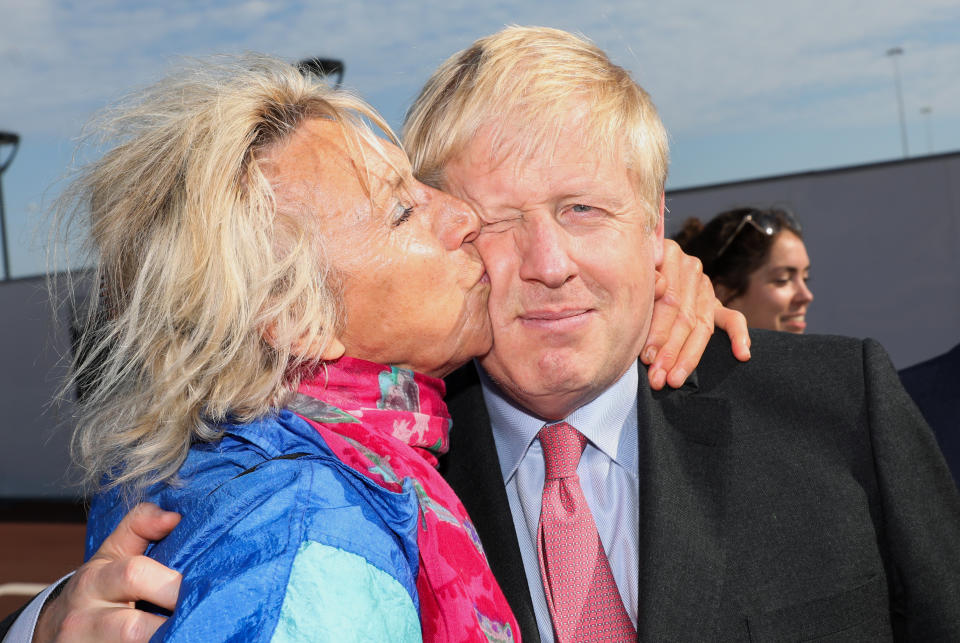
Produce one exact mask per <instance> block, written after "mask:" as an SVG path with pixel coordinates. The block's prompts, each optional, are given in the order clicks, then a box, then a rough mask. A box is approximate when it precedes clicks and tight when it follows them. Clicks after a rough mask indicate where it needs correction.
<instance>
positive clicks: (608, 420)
mask: <svg viewBox="0 0 960 643" xmlns="http://www.w3.org/2000/svg"><path fill="white" fill-rule="evenodd" d="M478 370H479V371H480V381H481V383H482V385H483V399H484V401H485V402H486V405H487V410H488V411H489V412H490V422H491V425H492V428H493V438H494V441H495V442H496V447H497V455H498V457H499V458H500V470H501V473H502V474H503V481H504V485H505V486H506V489H507V498H508V499H509V501H510V511H511V513H512V514H513V524H514V528H515V529H516V530H517V540H518V541H519V543H520V554H521V556H522V557H523V567H524V571H525V573H526V575H527V583H528V585H529V586H530V596H531V598H532V599H533V609H534V613H535V614H536V617H537V626H538V627H539V629H540V638H541V640H543V641H544V643H548V642H549V643H553V640H554V639H553V625H552V624H551V622H550V612H549V610H548V609H547V603H546V598H545V596H544V593H543V584H542V583H541V580H540V564H539V562H538V559H537V523H538V522H539V520H540V500H541V496H542V495H543V475H544V474H543V469H544V467H543V451H542V450H541V448H540V441H539V440H537V439H536V437H537V433H539V431H540V429H541V428H543V426H544V421H543V420H542V419H540V418H537V417H536V416H533V415H531V414H530V413H528V412H527V411H525V410H524V409H522V408H520V407H519V406H518V405H517V404H516V403H515V402H513V401H512V400H510V399H509V398H508V397H506V396H505V395H504V393H503V392H502V391H501V390H500V389H499V388H497V386H496V385H495V384H494V383H493V382H492V381H491V380H490V378H489V377H487V375H486V373H484V372H483V369H482V368H478ZM638 381H639V371H638V368H637V364H636V362H634V364H633V365H632V366H631V367H630V369H629V370H628V371H627V372H626V373H625V374H624V375H623V376H622V377H621V378H620V379H619V380H617V382H616V383H615V384H613V385H612V386H611V387H609V388H608V389H607V390H606V391H604V392H603V393H602V394H601V395H600V396H599V397H597V398H596V399H595V400H593V401H592V402H590V403H589V404H586V405H585V406H582V407H580V408H579V409H577V410H576V411H574V412H573V413H571V414H570V415H569V416H567V417H566V418H564V420H565V421H566V422H568V423H569V424H571V425H573V426H574V427H576V429H577V430H578V431H580V432H581V433H583V434H584V435H585V436H586V437H587V439H588V440H589V442H588V443H587V447H586V449H585V450H584V452H583V456H582V457H581V458H580V464H579V466H578V467H577V474H578V475H579V476H580V484H581V486H582V487H583V494H584V496H585V497H586V499H587V504H588V505H590V511H591V512H592V513H593V518H594V521H595V522H596V523H597V530H598V531H599V532H600V540H601V542H602V543H603V549H604V551H606V552H607V558H608V560H609V561H610V569H611V571H612V572H613V577H614V579H615V580H616V582H617V588H618V589H619V590H620V597H621V598H622V599H623V604H624V607H625V608H626V610H627V614H629V615H630V620H631V621H633V624H634V626H636V624H637V603H638V596H637V591H638V590H637V586H638V584H639V554H638V546H639V545H638V542H639V538H640V535H639V529H640V528H639V524H640V522H639V521H640V519H639V484H638V476H637V422H638V419H637V418H638V416H637V385H638Z"/></svg>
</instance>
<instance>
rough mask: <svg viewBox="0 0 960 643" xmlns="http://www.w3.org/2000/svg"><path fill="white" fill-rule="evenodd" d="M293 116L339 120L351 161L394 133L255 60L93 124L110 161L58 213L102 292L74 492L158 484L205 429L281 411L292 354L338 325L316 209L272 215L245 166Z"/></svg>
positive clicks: (176, 79) (335, 96)
mask: <svg viewBox="0 0 960 643" xmlns="http://www.w3.org/2000/svg"><path fill="white" fill-rule="evenodd" d="M308 118H325V119H330V120H331V121H334V122H336V123H338V124H339V125H340V127H341V129H342V131H343V133H344V135H345V138H346V140H347V145H348V149H349V150H350V152H351V154H354V155H355V156H356V155H360V156H362V155H363V153H364V152H363V150H364V149H369V148H368V145H369V146H372V147H373V148H374V150H379V151H380V153H384V152H383V146H382V145H381V144H380V143H379V142H378V141H379V139H378V138H377V137H376V136H375V135H374V134H373V132H372V130H371V129H370V128H369V126H367V125H366V124H365V122H364V120H363V119H364V118H366V119H369V120H370V121H371V122H373V123H375V124H376V125H377V126H378V127H380V128H381V129H383V130H384V131H385V132H387V133H388V134H389V135H390V136H393V135H392V134H390V130H389V128H388V126H387V125H386V123H385V122H383V120H382V119H381V118H380V116H379V115H377V113H376V112H375V111H374V110H373V109H372V108H370V107H369V106H367V105H366V104H365V103H363V102H362V101H361V100H359V99H358V98H356V97H354V96H352V95H350V94H348V93H346V92H341V91H334V90H331V89H330V88H329V87H327V86H326V85H325V84H324V83H323V82H322V81H321V80H320V79H316V78H312V77H309V76H306V75H303V74H301V73H300V72H299V71H298V70H297V69H296V68H295V67H293V66H292V65H290V64H288V63H285V62H283V61H280V60H276V59H273V58H270V57H267V56H260V55H255V54H248V55H245V56H241V57H218V58H215V59H212V60H208V61H194V62H192V63H187V64H186V65H185V67H184V68H183V69H181V70H179V71H178V72H175V73H173V74H171V75H170V76H168V77H167V78H165V79H164V80H161V81H160V82H158V83H156V84H155V85H153V86H151V87H149V88H147V89H146V90H144V91H142V92H139V93H137V94H135V95H133V96H131V97H130V98H128V99H126V100H125V101H124V102H122V103H121V104H120V106H119V107H117V108H114V109H112V110H110V111H108V112H106V113H105V114H104V115H103V116H102V117H101V118H100V119H98V121H96V127H95V134H96V136H97V140H98V141H106V144H107V145H108V146H109V147H110V149H109V151H108V152H106V154H104V155H103V157H102V158H100V160H98V161H96V162H94V163H92V164H90V165H88V166H87V167H85V168H83V169H82V170H81V171H80V173H79V176H78V177H77V178H76V180H75V181H74V183H73V184H72V186H71V188H70V189H69V190H68V191H67V192H66V194H65V196H64V197H63V198H62V199H61V202H60V206H59V215H58V216H59V217H60V219H65V220H66V221H68V224H67V227H68V228H70V229H73V230H76V229H78V228H82V229H83V230H85V231H87V232H88V234H89V238H90V240H91V243H90V246H91V248H90V249H91V250H92V252H93V256H94V257H95V259H96V276H95V283H98V284H100V292H99V293H94V295H93V297H92V300H91V302H90V304H89V309H90V310H91V313H90V315H89V317H88V318H87V319H86V323H85V327H84V328H83V330H82V332H81V335H80V336H81V341H80V346H79V350H78V351H76V354H77V355H78V357H77V358H76V359H75V364H74V380H73V381H74V383H77V384H79V385H80V387H81V388H82V389H83V390H85V391H86V394H85V395H84V397H83V399H82V400H81V401H80V404H79V409H80V410H79V418H78V426H77V430H76V432H75V434H74V449H75V453H76V454H77V458H78V460H79V462H80V463H81V465H82V467H83V469H84V472H85V476H86V480H85V481H86V482H87V483H91V484H92V485H93V486H96V485H97V484H99V483H100V482H101V481H102V479H103V477H104V476H108V478H109V481H110V482H109V484H110V485H114V484H119V483H123V484H124V485H125V487H127V488H128V489H132V490H133V491H134V494H136V493H138V492H139V491H140V490H141V489H143V487H144V486H146V485H148V484H151V483H153V482H156V481H160V480H166V479H169V478H172V477H173V476H174V474H175V473H176V471H177V469H178V468H179V466H180V465H181V464H182V462H183V460H184V458H185V457H186V454H187V451H188V450H189V448H190V445H191V443H192V442H194V441H197V440H213V439H216V438H218V437H219V436H220V431H221V429H220V428H219V424H220V423H222V422H227V421H229V422H244V421H249V420H251V419H253V418H256V417H259V416H263V415H264V414H267V413H270V412H271V411H272V410H274V409H275V408H276V407H278V406H280V405H282V404H283V402H284V398H285V396H286V395H287V394H289V392H290V391H291V390H292V389H293V388H295V387H296V385H297V383H298V380H299V377H300V374H301V373H302V372H303V371H304V369H305V368H309V367H311V366H312V365H313V363H312V362H309V360H308V359H307V358H305V357H304V356H302V355H299V354H297V353H298V349H297V348H295V347H298V346H315V347H320V348H321V350H322V348H323V347H327V346H329V345H330V342H331V340H332V339H333V338H334V337H335V335H336V333H337V332H338V331H340V330H342V328H341V326H342V323H343V320H342V310H341V305H340V298H339V294H338V292H339V291H338V282H339V280H338V278H337V275H336V272H335V271H334V270H332V268H331V267H330V266H329V265H327V263H326V261H325V260H324V254H323V240H322V239H321V238H319V234H318V232H317V228H316V226H315V225H314V221H315V218H316V213H311V212H310V206H312V205H314V204H305V205H306V207H303V204H301V205H297V204H290V207H286V206H287V205H288V204H285V203H281V204H280V207H279V208H278V204H277V200H276V198H275V195H274V191H273V189H272V188H271V185H270V183H269V182H268V181H267V179H266V178H265V175H264V173H263V172H262V170H261V167H260V163H258V156H262V155H263V154H265V153H267V152H268V151H270V150H281V152H282V147H277V146H282V145H283V143H284V141H285V140H287V139H288V137H289V136H290V135H291V134H292V133H293V132H294V131H295V130H296V129H297V127H298V126H299V125H300V124H301V123H302V122H303V121H304V120H305V119H308ZM361 139H362V140H363V141H365V142H366V144H363V143H361ZM357 165H358V166H359V167H363V166H364V165H365V164H364V163H363V162H362V159H357ZM360 178H361V181H362V182H364V181H365V178H364V177H360ZM318 207H320V206H318ZM94 290H96V289H94Z"/></svg>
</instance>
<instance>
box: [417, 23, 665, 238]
mask: <svg viewBox="0 0 960 643" xmlns="http://www.w3.org/2000/svg"><path fill="white" fill-rule="evenodd" d="M563 126H571V127H574V128H576V130H577V132H578V134H579V135H580V136H581V137H582V139H583V140H582V141H581V143H582V144H583V145H584V146H585V149H589V150H591V151H592V152H594V153H599V154H601V155H605V156H607V157H609V158H612V159H614V160H616V161H619V162H623V163H624V164H625V165H626V167H627V168H628V170H629V171H630V172H631V175H632V177H633V178H634V180H635V181H636V186H637V189H638V191H639V194H640V195H641V196H642V197H643V200H644V202H645V204H646V206H647V208H648V210H649V211H650V212H651V214H652V215H657V214H658V213H659V205H660V195H661V194H662V193H663V188H664V183H665V182H666V176H667V163H668V148H667V136H666V132H665V130H664V128H663V124H662V123H661V122H660V118H659V116H658V115H657V111H656V108H655V107H654V106H653V103H652V102H651V101H650V97H649V96H648V95H647V93H646V92H645V91H644V90H643V89H642V88H641V87H640V86H639V85H637V83H636V82H634V80H633V79H632V78H631V77H630V74H629V73H628V72H627V71H626V70H625V69H623V68H622V67H619V66H617V65H615V64H613V63H612V62H611V61H610V59H609V58H608V57H607V55H606V54H605V53H603V51H601V50H600V49H599V48H597V47H596V46H595V45H593V44H592V43H590V42H588V41H587V40H585V39H583V38H581V37H578V36H575V35H573V34H570V33H568V32H565V31H560V30H557V29H549V28H545V27H516V26H513V27H507V28H505V29H503V30H502V31H500V32H498V33H496V34H493V35H492V36H487V37H486V38H481V39H480V40H477V41H476V42H475V43H474V44H473V45H472V46H470V47H469V48H467V49H465V50H463V51H461V52H459V53H456V54H454V55H453V56H451V57H450V58H448V59H447V60H446V61H445V62H444V63H443V64H442V65H441V66H440V68H439V69H437V71H436V72H434V74H433V75H432V76H431V77H430V79H429V80H428V81H427V84H426V85H425V86H424V88H423V89H422V90H421V92H420V95H419V96H418V97H417V99H416V101H415V102H414V103H413V105H412V106H411V107H410V110H409V111H408V113H407V117H406V122H405V124H404V128H403V140H404V145H405V147H406V149H407V152H408V153H409V154H410V160H411V162H412V164H413V171H414V174H416V175H417V177H418V178H419V179H420V180H421V181H423V182H425V183H428V184H430V185H433V186H435V187H440V188H442V187H443V185H444V168H445V167H446V165H447V164H448V163H449V162H451V161H452V160H454V159H455V158H457V157H458V156H459V155H460V154H462V153H463V152H464V150H465V149H466V148H467V147H468V146H469V145H470V143H471V141H472V140H473V139H474V137H476V136H477V135H478V133H480V132H481V131H482V132H484V133H485V134H487V135H490V136H491V137H492V139H491V140H492V148H493V149H494V150H495V151H496V152H497V153H499V154H501V155H506V154H519V155H521V157H522V156H523V155H530V154H541V153H544V152H546V153H550V152H551V151H552V150H553V148H554V146H555V144H556V141H557V139H558V137H559V136H560V135H561V132H562V129H561V128H562V127H563ZM508 145H509V146H510V147H509V148H508V147H506V146H508ZM653 218H654V219H655V218H656V217H655V216H654V217H653Z"/></svg>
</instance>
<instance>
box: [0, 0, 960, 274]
mask: <svg viewBox="0 0 960 643" xmlns="http://www.w3.org/2000/svg"><path fill="white" fill-rule="evenodd" d="M0 15H2V16H3V17H4V19H3V21H2V24H0V79H2V82H0V130H5V131H12V132H16V133H19V134H20V136H21V146H20V151H19V152H18V155H17V158H16V159H15V160H14V162H13V164H12V165H11V167H10V169H9V170H8V171H7V172H6V173H5V174H4V175H3V193H4V199H5V204H6V215H7V236H8V243H9V245H10V262H11V266H12V274H13V276H14V277H20V276H27V275H31V274H37V273H39V272H42V271H43V270H44V269H45V266H46V263H45V256H44V255H45V252H44V247H45V241H46V227H45V219H44V213H45V211H46V209H47V208H48V207H49V205H50V202H51V200H52V199H53V198H54V197H55V196H56V193H57V190H58V188H59V187H62V186H58V185H57V184H56V181H57V179H58V178H59V177H61V176H62V175H63V174H64V172H65V171H66V170H67V168H68V166H69V165H70V163H71V158H72V154H73V150H74V148H75V146H76V143H77V140H78V137H79V135H80V132H81V128H82V126H83V123H84V122H85V121H86V120H87V119H88V118H89V117H90V116H91V114H92V113H93V112H94V111H95V110H97V109H98V108H101V107H103V106H105V105H106V104H108V103H109V102H111V101H112V100H115V99H116V98H118V97H119V96H121V95H122V94H123V93H125V92H126V91H128V90H130V89H132V88H135V87H138V86H143V85H146V84H148V83H150V82H151V80H153V79H156V78H158V77H159V76H161V75H162V74H163V73H164V71H165V70H167V69H169V67H170V65H171V64H173V63H174V62H175V61H176V59H177V57H179V56H203V55H207V54H212V53H229V52H240V51H251V50H252V51H262V52H266V53H271V54H275V55H279V56H282V57H284V58H287V59H290V60H298V59H300V58H304V57H308V56H326V57H335V58H340V59H341V60H343V61H344V62H345V64H346V77H345V81H344V84H345V85H346V86H348V87H351V88H353V89H355V90H356V91H358V92H359V93H360V94H361V95H362V96H364V98H366V99H367V100H368V101H370V102H371V103H372V104H373V105H374V106H375V107H377V108H378V109H380V110H381V112H382V113H383V114H384V116H386V118H387V120H388V121H389V122H390V123H391V124H392V125H393V126H394V127H397V128H399V125H400V122H401V120H402V118H403V113H404V110H405V109H406V107H407V105H408V104H409V102H410V100H411V99H412V98H413V96H414V95H415V94H416V92H417V91H418V89H419V88H420V85H421V84H422V83H423V81H424V80H425V79H426V78H427V76H428V75H429V73H430V72H431V71H432V69H433V68H434V67H435V66H436V65H437V64H438V63H440V62H441V61H442V60H443V59H444V58H446V57H447V56H448V55H450V54H451V53H453V52H454V51H457V50H459V49H462V48H464V47H466V46H467V45H469V43H470V42H472V41H473V40H474V39H475V38H477V37H479V36H483V35H486V34H488V33H491V32H493V31H496V30H498V29H500V28H501V27H502V26H504V25H506V24H530V25H532V24H538V25H548V26H553V27H559V28H562V29H568V30H572V31H579V32H581V33H583V34H585V35H586V36H587V37H589V38H591V39H592V40H593V41H594V42H596V43H597V44H598V45H600V46H601V47H602V48H604V49H605V50H606V51H607V52H608V53H609V54H610V55H611V57H612V58H613V59H614V60H615V61H616V62H617V63H619V64H621V65H623V66H625V67H627V68H628V69H630V70H631V72H632V73H633V75H634V77H635V78H636V79H637V80H638V81H639V82H640V83H641V84H642V85H643V86H644V87H645V88H646V89H647V90H648V91H649V92H650V93H651V95H652V96H653V99H654V102H655V103H656V104H657V106H658V108H659V110H660V113H661V116H662V118H663V120H664V122H665V123H666V125H667V129H668V130H669V132H670V138H671V148H672V152H671V155H672V163H671V170H670V181H669V184H668V187H673V188H679V187H689V186H694V185H703V184H709V183H717V182H723V181H730V180H737V179H744V178H753V177H758V176H769V175H774V174H783V173H788V172H797V171H803V170H810V169H818V168H825V167H836V166H844V165H852V164H858V163H866V162H872V161H878V160H887V159H893V158H899V157H901V156H902V150H901V144H900V133H899V125H898V116H897V104H896V98H895V93H894V83H893V65H892V63H891V60H890V59H889V58H887V57H886V56H884V52H885V51H886V50H887V49H889V48H890V47H893V46H899V47H902V48H903V50H904V55H903V56H901V57H900V58H899V64H900V70H901V75H902V82H903V92H904V104H905V113H906V120H907V129H908V136H909V148H910V152H911V155H920V154H926V153H928V152H929V151H931V149H930V146H929V145H928V136H927V127H929V131H930V133H931V134H932V136H931V137H930V138H931V139H932V151H933V152H946V151H954V150H957V149H960V82H958V71H960V3H958V2H957V1H956V0H952V1H941V0H912V1H907V0H871V1H867V2H864V1H859V0H830V1H821V0H816V1H808V2H804V1H803V0H801V1H800V2H794V3H777V2H769V0H763V1H743V2H737V1H730V2H724V3H718V2H708V1H706V0H696V1H694V0H671V2H662V1H661V2H648V1H646V0H591V1H589V2H582V1H580V2H574V1H572V0H571V1H558V2H537V3H536V4H534V3H533V2H523V3H512V2H497V1H496V0H488V1H486V2H484V3H477V2H475V1H473V0H471V1H470V2H466V1H462V0H443V1H439V0H437V1H434V0H429V1H422V2H412V1H408V2H392V1H386V0H375V1H374V0H369V1H363V0H354V1H353V2H349V1H348V2H284V1H281V0H272V1H270V2H266V1H262V0H249V1H245V2H223V1H221V2H198V1H176V0H168V1H166V2H163V3H160V2H156V3H151V2H132V1H129V2H117V1H109V0H86V1H82V2H81V1H73V2H68V1H63V0H0ZM924 106H929V107H930V108H931V110H932V111H931V113H930V115H929V116H926V117H925V116H923V115H922V114H921V112H920V109H921V108H922V107H924ZM905 187H907V186H905Z"/></svg>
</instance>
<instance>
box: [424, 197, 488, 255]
mask: <svg viewBox="0 0 960 643" xmlns="http://www.w3.org/2000/svg"><path fill="white" fill-rule="evenodd" d="M437 198H438V201H439V203H440V208H439V212H438V213H437V216H436V219H435V221H436V224H437V236H439V238H440V243H441V244H443V247H444V248H446V249H447V250H457V249H458V248H460V246H462V245H463V244H465V243H471V242H472V241H474V240H475V239H476V238H477V235H478V234H480V218H479V217H478V216H477V213H476V212H474V211H473V208H471V207H470V206H469V205H467V204H466V203H464V202H463V201H461V200H460V199H457V198H455V197H452V196H450V195H449V194H446V193H443V192H438V193H437Z"/></svg>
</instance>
